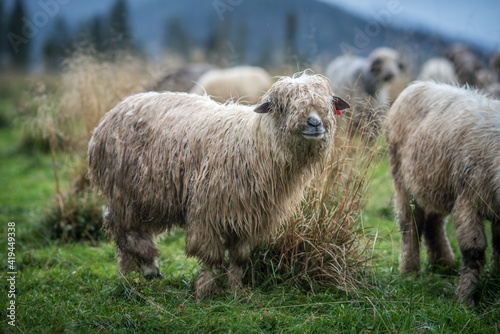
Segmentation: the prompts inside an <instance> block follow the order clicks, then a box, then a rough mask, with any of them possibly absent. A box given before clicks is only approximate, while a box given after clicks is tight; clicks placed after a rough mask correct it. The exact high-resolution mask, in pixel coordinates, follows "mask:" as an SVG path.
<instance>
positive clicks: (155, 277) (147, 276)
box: [144, 272, 163, 280]
mask: <svg viewBox="0 0 500 334" xmlns="http://www.w3.org/2000/svg"><path fill="white" fill-rule="evenodd" d="M144 278H146V279H148V280H152V279H157V280H160V279H162V278H163V275H162V274H161V273H160V272H159V273H157V274H149V275H144Z"/></svg>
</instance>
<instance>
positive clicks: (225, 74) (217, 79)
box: [190, 66, 273, 104]
mask: <svg viewBox="0 0 500 334" xmlns="http://www.w3.org/2000/svg"><path fill="white" fill-rule="evenodd" d="M272 84H273V80H272V78H271V76H270V75H269V73H267V71H266V70H264V69H263V68H261V67H256V66H236V67H231V68H226V69H213V70H210V71H208V72H206V73H205V74H203V75H202V76H201V77H200V78H199V79H198V81H197V82H196V85H195V86H194V87H193V88H192V89H191V90H190V92H191V93H194V94H198V95H204V94H207V95H209V96H210V97H211V98H212V99H213V100H214V101H217V102H221V103H224V102H227V101H232V102H238V103H243V104H256V103H257V102H259V99H260V98H261V96H262V95H264V93H265V92H266V91H267V90H268V89H269V88H270V87H271V85H272Z"/></svg>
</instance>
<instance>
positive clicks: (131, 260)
mask: <svg viewBox="0 0 500 334" xmlns="http://www.w3.org/2000/svg"><path fill="white" fill-rule="evenodd" d="M120 232H121V233H120V234H119V235H118V236H117V237H116V238H115V242H116V245H117V248H118V268H119V269H120V271H121V272H122V273H125V274H126V273H129V272H130V271H132V270H136V269H138V268H142V270H143V274H144V277H146V278H148V279H152V278H161V277H162V275H161V273H160V268H159V266H158V261H157V258H158V256H159V255H160V252H159V250H158V248H156V246H155V244H154V242H153V237H152V236H151V235H149V234H148V233H147V232H144V231H140V230H125V229H122V230H121V231H120Z"/></svg>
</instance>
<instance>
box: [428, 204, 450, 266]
mask: <svg viewBox="0 0 500 334" xmlns="http://www.w3.org/2000/svg"><path fill="white" fill-rule="evenodd" d="M445 225H446V224H445V217H444V216H443V215H440V214H435V213H426V214H425V223H424V231H423V234H424V240H425V245H426V246H427V257H428V258H429V261H430V262H431V263H432V264H438V265H442V266H449V265H452V264H453V263H454V262H455V255H454V254H453V250H452V249H451V246H450V241H449V240H448V237H447V236H446V230H445Z"/></svg>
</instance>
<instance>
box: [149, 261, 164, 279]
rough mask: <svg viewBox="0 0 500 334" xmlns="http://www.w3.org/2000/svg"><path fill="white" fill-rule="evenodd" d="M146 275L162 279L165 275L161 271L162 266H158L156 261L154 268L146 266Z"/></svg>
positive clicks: (150, 277)
mask: <svg viewBox="0 0 500 334" xmlns="http://www.w3.org/2000/svg"><path fill="white" fill-rule="evenodd" d="M144 277H145V278H146V279H150V280H151V279H158V280H159V279H161V278H162V277H163V275H162V274H161V272H160V268H158V267H157V266H156V263H155V266H154V267H153V268H151V267H144Z"/></svg>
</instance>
